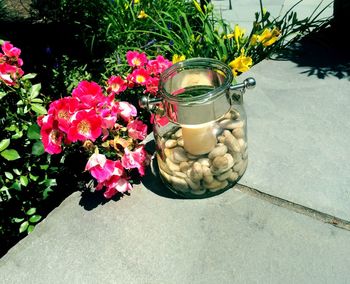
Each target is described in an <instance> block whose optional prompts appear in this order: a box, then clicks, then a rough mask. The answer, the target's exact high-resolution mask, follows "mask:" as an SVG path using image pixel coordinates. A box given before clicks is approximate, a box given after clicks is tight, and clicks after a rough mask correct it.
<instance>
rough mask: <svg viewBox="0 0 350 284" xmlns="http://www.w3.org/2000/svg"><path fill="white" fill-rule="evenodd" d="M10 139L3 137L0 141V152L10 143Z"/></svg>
mask: <svg viewBox="0 0 350 284" xmlns="http://www.w3.org/2000/svg"><path fill="white" fill-rule="evenodd" d="M10 141H11V140H10V139H3V140H1V142H0V152H2V151H4V150H5V149H6V148H7V147H8V146H9V145H10Z"/></svg>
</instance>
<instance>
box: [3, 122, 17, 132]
mask: <svg viewBox="0 0 350 284" xmlns="http://www.w3.org/2000/svg"><path fill="white" fill-rule="evenodd" d="M17 129H18V128H17V126H16V125H14V124H12V125H10V126H9V127H6V128H5V130H8V131H17Z"/></svg>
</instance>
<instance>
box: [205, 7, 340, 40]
mask: <svg viewBox="0 0 350 284" xmlns="http://www.w3.org/2000/svg"><path fill="white" fill-rule="evenodd" d="M297 2H298V1H296V0H269V1H266V0H263V1H262V3H263V9H265V10H266V11H268V12H269V13H270V14H271V17H272V18H277V17H279V16H283V15H284V14H285V13H286V12H287V11H289V9H290V8H292V7H293V6H294V5H295V4H296V3H297ZM320 2H321V0H302V1H301V2H300V3H299V4H298V5H296V6H295V7H294V8H293V11H295V12H296V13H297V16H298V19H299V20H301V19H305V18H306V17H309V16H310V15H311V14H312V12H313V11H314V10H315V9H316V8H317V6H318V4H319V3H320ZM332 2H333V0H324V1H323V2H322V4H321V5H320V7H319V8H318V9H317V11H321V10H322V9H323V8H325V7H326V6H327V5H328V4H329V3H332ZM212 3H213V5H214V7H215V9H216V11H217V12H218V13H219V14H220V15H221V16H222V17H223V18H224V19H226V20H227V21H229V22H230V23H231V25H232V27H234V25H235V24H238V25H239V26H241V27H242V28H244V29H245V30H246V34H248V33H250V31H251V29H252V27H253V21H254V20H255V13H256V12H259V13H260V3H259V0H231V4H232V9H229V8H230V5H229V3H230V1H229V0H213V1H212ZM260 14H261V13H260ZM332 15H333V5H330V6H329V7H328V8H326V9H325V11H324V12H323V13H322V15H321V17H325V18H327V17H329V16H332Z"/></svg>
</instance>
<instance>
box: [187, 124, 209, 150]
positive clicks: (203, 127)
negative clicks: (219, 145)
mask: <svg viewBox="0 0 350 284" xmlns="http://www.w3.org/2000/svg"><path fill="white" fill-rule="evenodd" d="M182 139H183V141H184V148H185V150H186V151H187V152H188V153H190V154H192V155H203V154H207V153H209V152H210V151H211V150H213V149H214V147H215V145H216V133H215V128H214V124H213V123H212V122H210V123H204V124H198V125H182Z"/></svg>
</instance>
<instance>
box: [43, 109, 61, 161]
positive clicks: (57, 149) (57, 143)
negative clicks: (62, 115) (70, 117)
mask: <svg viewBox="0 0 350 284" xmlns="http://www.w3.org/2000/svg"><path fill="white" fill-rule="evenodd" d="M38 124H39V126H41V129H40V135H41V141H42V142H43V145H44V149H45V151H46V152H47V153H49V154H59V153H61V151H62V148H61V145H62V139H63V133H62V132H61V131H59V129H58V128H57V126H56V122H55V120H54V118H53V116H52V115H50V114H48V115H46V116H41V117H39V118H38Z"/></svg>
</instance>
